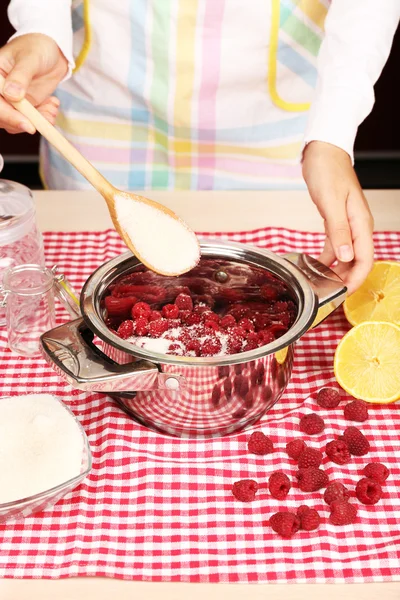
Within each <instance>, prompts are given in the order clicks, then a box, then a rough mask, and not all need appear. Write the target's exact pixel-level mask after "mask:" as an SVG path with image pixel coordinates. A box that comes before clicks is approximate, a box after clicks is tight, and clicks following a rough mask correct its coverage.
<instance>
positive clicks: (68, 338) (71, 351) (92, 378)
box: [40, 318, 175, 393]
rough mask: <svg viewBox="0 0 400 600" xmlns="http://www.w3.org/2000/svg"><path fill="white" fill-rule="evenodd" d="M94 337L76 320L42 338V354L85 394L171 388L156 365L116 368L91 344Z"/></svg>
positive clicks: (137, 363)
mask: <svg viewBox="0 0 400 600" xmlns="http://www.w3.org/2000/svg"><path fill="white" fill-rule="evenodd" d="M93 338H94V334H93V332H92V331H90V329H89V328H88V327H87V326H86V324H85V322H84V320H83V319H82V318H79V319H75V320H74V321H70V322H69V323H65V324H64V325H60V326H59V327H55V328H54V329H52V330H51V331H48V332H46V333H44V334H43V335H42V336H41V338H40V341H41V346H42V348H41V350H42V354H43V355H44V358H45V359H46V361H47V362H48V363H49V364H50V365H51V366H52V367H53V368H54V369H55V370H56V372H57V373H58V374H59V375H61V377H63V378H64V379H66V380H67V381H68V383H70V384H71V385H72V386H73V387H75V388H78V389H80V390H85V391H86V392H89V391H90V392H91V391H96V392H103V393H107V392H118V391H143V390H151V389H160V388H163V387H166V388H169V387H171V386H170V385H168V379H165V376H164V378H163V377H162V375H163V374H161V373H160V372H159V370H158V367H157V365H156V364H154V363H152V362H150V361H147V360H137V361H134V362H131V363H128V364H125V365H119V364H117V363H116V362H114V361H113V360H111V359H110V358H109V357H108V356H106V354H104V353H103V352H102V351H101V350H100V349H99V348H98V347H97V346H95V345H94V344H93ZM160 376H161V377H160ZM173 378H174V379H175V377H173ZM163 383H164V384H165V385H163Z"/></svg>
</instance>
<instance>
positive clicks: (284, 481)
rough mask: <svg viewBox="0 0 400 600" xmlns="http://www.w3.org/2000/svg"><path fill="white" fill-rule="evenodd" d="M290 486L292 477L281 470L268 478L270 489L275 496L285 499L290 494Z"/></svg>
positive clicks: (277, 498)
mask: <svg viewBox="0 0 400 600" xmlns="http://www.w3.org/2000/svg"><path fill="white" fill-rule="evenodd" d="M290 488H291V484H290V479H289V477H288V476H287V475H285V473H282V472H281V471H276V472H275V473H272V475H271V476H270V478H269V480H268V489H269V491H270V494H271V496H272V497H273V498H275V499H276V500H283V499H284V498H286V496H287V495H288V493H289V490H290Z"/></svg>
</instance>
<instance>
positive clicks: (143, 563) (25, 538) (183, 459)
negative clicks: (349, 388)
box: [0, 229, 400, 583]
mask: <svg viewBox="0 0 400 600" xmlns="http://www.w3.org/2000/svg"><path fill="white" fill-rule="evenodd" d="M212 237H224V238H229V239H233V240H236V241H241V242H246V243H250V244H254V245H260V246H266V247H268V248H270V249H271V250H273V251H275V252H277V253H284V252H287V251H292V250H299V251H305V252H308V253H310V254H311V255H314V256H316V255H318V252H319V250H320V248H321V246H322V241H323V236H322V235H321V234H314V233H299V232H294V231H288V230H284V229H268V230H260V231H255V232H247V233H234V234H224V235H223V236H221V235H218V236H216V235H213V236H212ZM44 238H45V246H46V256H47V264H48V265H49V266H51V265H53V264H55V263H57V264H58V265H60V269H61V271H62V272H64V273H65V274H66V275H67V276H68V278H69V279H70V280H71V282H72V283H73V285H74V286H75V287H76V288H77V289H80V287H81V286H82V284H83V282H84V281H85V279H86V278H87V277H88V276H89V275H90V274H91V273H92V272H93V270H94V269H95V268H96V267H98V266H99V265H101V264H102V263H104V262H105V261H106V260H108V259H110V258H111V257H113V256H115V255H117V254H120V253H122V252H123V251H124V247H123V245H122V243H121V241H120V239H119V238H118V236H117V234H116V233H115V231H105V232H95V233H47V234H45V236H44ZM375 247H376V256H377V258H381V259H396V260H400V233H377V234H376V235H375ZM64 317H65V315H64ZM347 329H348V325H347V324H346V321H345V319H344V317H343V313H342V311H341V309H339V310H338V311H336V313H335V314H334V315H333V316H332V317H330V318H329V319H328V320H327V321H326V322H325V323H323V324H322V325H321V326H320V327H319V328H317V329H315V330H313V331H311V332H310V333H308V334H306V335H305V336H304V337H303V338H302V339H301V340H300V341H299V342H298V344H297V346H296V348H297V350H296V358H295V368H294V372H293V376H292V380H291V382H290V384H289V386H288V388H287V390H286V392H285V394H284V396H283V398H282V399H281V401H280V402H279V403H278V404H277V405H276V406H275V407H274V408H273V409H272V410H271V411H270V412H269V413H268V414H267V415H266V416H265V417H264V419H263V421H262V422H261V423H259V424H258V425H257V426H255V427H254V428H253V430H255V429H256V430H260V429H261V430H263V431H264V432H265V433H266V434H268V435H270V436H271V438H272V439H273V441H274V444H275V446H277V447H278V451H277V452H275V453H274V454H271V455H267V456H265V457H263V456H261V457H257V456H255V455H250V454H248V453H247V450H246V442H247V439H248V437H249V434H250V432H249V431H248V432H246V433H240V434H237V435H233V436H231V437H226V438H220V439H215V440H186V439H183V440H182V439H174V438H169V437H165V436H162V435H160V434H157V433H153V432H151V431H149V430H147V429H145V428H144V427H142V426H141V425H138V424H137V423H136V422H134V421H133V420H131V419H129V418H128V417H127V416H126V415H125V414H124V413H123V412H122V411H121V410H120V409H119V408H118V407H117V406H116V405H115V404H114V402H113V401H112V400H111V399H109V398H108V397H107V396H101V395H100V394H86V393H84V392H80V391H75V390H73V389H72V388H71V387H70V386H68V385H66V384H65V383H64V382H63V381H62V380H61V379H60V378H59V377H58V376H57V375H56V374H55V373H54V372H53V371H52V370H51V369H50V368H49V367H47V366H46V364H45V363H44V361H43V360H37V361H32V360H27V359H24V358H18V357H16V356H13V355H12V354H11V353H10V351H9V350H8V349H7V348H6V336H5V333H4V331H3V330H0V371H1V377H0V394H1V395H2V396H7V395H10V394H19V393H27V392H31V393H36V392H50V393H53V394H56V395H57V396H59V397H60V398H61V399H62V400H63V401H64V402H65V403H66V404H67V405H68V406H70V407H71V409H72V410H73V411H74V413H75V414H76V415H77V417H78V418H79V420H80V421H81V423H82V425H83V427H84V428H85V430H86V432H87V434H88V437H89V442H90V445H91V448H92V452H93V459H94V461H93V470H92V472H91V474H90V475H89V477H88V478H87V479H86V480H85V481H84V482H83V483H82V484H81V486H80V487H79V488H77V489H76V490H74V491H73V492H72V493H70V494H69V495H68V496H65V497H64V498H63V499H62V500H61V501H60V502H59V503H58V504H57V505H56V506H54V507H53V508H52V509H49V510H47V511H45V512H42V513H40V514H37V515H36V516H33V517H30V518H27V519H25V520H24V521H19V522H17V521H9V522H7V523H6V524H3V525H0V577H3V578H4V577H10V578H11V577H12V578H59V577H71V576H77V575H80V576H95V575H97V576H109V577H118V578H124V579H136V580H147V581H190V582H235V583H236V582H243V583H247V582H252V583H253V582H254V583H256V582H259V583H265V582H282V583H285V582H292V583H294V582H295V583H301V582H310V583H313V582H319V583H324V582H336V583H340V582H369V581H393V580H400V403H399V404H397V405H396V404H394V405H392V406H371V407H370V417H369V420H368V421H367V422H366V423H363V424H362V427H361V429H362V430H363V431H364V432H365V433H366V435H367V436H368V437H369V439H370V440H371V446H372V448H371V452H370V453H369V454H368V455H367V456H365V457H360V458H356V457H355V458H353V460H352V461H351V463H350V464H348V465H345V466H343V467H339V466H338V465H334V464H333V463H331V462H326V464H324V468H325V469H326V471H327V472H328V474H329V477H330V478H331V479H340V480H341V481H343V482H344V483H345V484H346V485H348V486H350V487H352V486H354V484H355V482H356V481H357V480H358V479H359V478H360V475H359V473H360V470H361V468H362V467H363V465H365V464H366V463H368V462H370V460H371V459H375V460H376V459H378V460H381V461H382V462H384V463H385V464H386V465H387V466H388V467H389V468H390V471H391V474H390V477H389V479H388V481H387V484H386V486H385V493H384V497H383V499H382V500H381V501H380V502H379V504H377V505H376V506H371V507H367V506H363V505H360V507H359V518H358V521H357V523H356V524H355V525H350V526H347V527H334V526H333V525H330V524H329V522H328V519H327V517H328V510H327V505H326V504H325V503H324V501H323V500H322V494H321V492H316V493H314V494H307V495H304V494H303V493H302V492H300V491H299V490H298V488H296V487H293V488H292V490H291V491H290V493H289V495H288V497H287V499H286V501H283V502H278V501H276V500H273V499H271V497H270V496H269V495H268V494H267V493H264V494H261V493H260V494H259V495H258V499H257V500H256V501H255V502H252V503H250V504H244V503H241V502H238V501H236V500H235V499H234V498H233V496H232V494H231V491H230V489H231V485H232V483H233V482H234V481H236V480H238V479H241V478H253V479H256V480H257V481H259V482H265V481H266V480H267V478H268V476H269V474H270V473H271V472H272V471H274V470H276V469H280V470H283V471H284V472H286V473H287V474H288V475H289V476H290V477H291V478H293V476H294V472H295V470H296V469H295V465H294V463H293V461H291V460H290V459H289V458H288V457H287V455H286V453H285V452H284V451H283V449H284V446H285V444H286V442H287V440H288V439H290V438H292V437H296V436H297V435H298V417H299V414H301V413H304V412H306V411H311V410H312V411H314V410H317V412H319V413H320V414H321V415H322V416H323V417H325V418H326V423H327V427H326V429H325V431H324V432H323V434H321V435H320V436H318V437H317V439H315V440H314V439H312V440H311V445H312V446H314V447H318V446H319V447H322V446H323V445H324V444H325V443H326V441H328V440H330V439H332V437H333V435H334V434H335V435H336V434H339V432H341V431H343V429H344V427H345V426H346V425H348V422H346V421H345V420H344V418H343V413H342V409H341V408H338V409H336V410H335V411H331V412H330V413H329V414H328V413H327V411H324V410H323V409H320V408H319V407H318V406H317V405H316V403H315V401H314V397H315V393H316V391H317V390H318V389H319V388H320V387H322V386H323V385H327V384H331V383H334V377H333V372H332V361H333V354H334V350H335V347H336V345H337V343H338V341H339V340H340V338H341V337H342V336H343V334H344V333H345V331H346V330H347ZM314 437H315V436H314ZM305 500H306V501H307V503H309V504H311V505H314V506H315V507H316V508H317V509H318V510H319V512H320V514H321V515H322V517H323V522H322V525H321V527H320V529H319V530H318V531H316V532H298V533H297V534H296V535H295V537H293V538H292V539H291V540H282V539H281V538H280V537H279V536H278V535H276V534H275V533H273V531H272V530H271V529H270V528H269V527H268V526H266V522H267V521H268V518H269V516H270V515H271V514H272V513H274V512H275V511H276V510H277V509H282V508H285V507H287V508H289V509H290V508H292V507H296V506H298V505H299V504H302V503H304V501H305Z"/></svg>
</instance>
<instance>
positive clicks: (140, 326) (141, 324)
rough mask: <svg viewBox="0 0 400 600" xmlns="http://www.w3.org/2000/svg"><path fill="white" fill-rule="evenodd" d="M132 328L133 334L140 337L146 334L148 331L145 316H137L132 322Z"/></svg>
mask: <svg viewBox="0 0 400 600" xmlns="http://www.w3.org/2000/svg"><path fill="white" fill-rule="evenodd" d="M133 330H134V333H135V335H138V336H140V337H142V336H145V335H147V334H148V333H149V323H148V321H147V319H146V317H138V318H137V319H136V321H135V322H134V327H133Z"/></svg>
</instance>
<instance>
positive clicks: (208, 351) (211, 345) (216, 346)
mask: <svg viewBox="0 0 400 600" xmlns="http://www.w3.org/2000/svg"><path fill="white" fill-rule="evenodd" d="M221 350H222V344H221V342H220V340H219V339H218V338H208V339H207V340H205V341H204V342H203V343H202V344H201V348H200V354H201V356H215V355H216V354H218V353H219V352H221Z"/></svg>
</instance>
